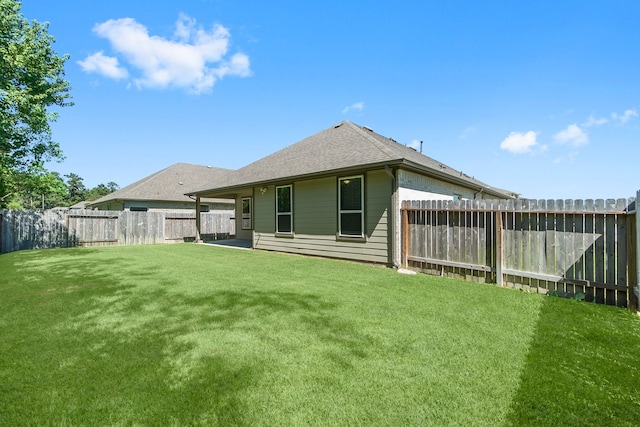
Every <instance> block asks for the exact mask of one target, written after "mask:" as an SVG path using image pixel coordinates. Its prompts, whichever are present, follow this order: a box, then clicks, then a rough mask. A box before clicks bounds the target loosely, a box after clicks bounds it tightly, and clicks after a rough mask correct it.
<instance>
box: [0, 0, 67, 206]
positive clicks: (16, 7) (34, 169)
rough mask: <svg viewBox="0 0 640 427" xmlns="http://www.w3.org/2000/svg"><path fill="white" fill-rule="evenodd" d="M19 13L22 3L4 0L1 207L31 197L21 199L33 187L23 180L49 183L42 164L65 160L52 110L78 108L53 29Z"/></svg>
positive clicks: (0, 18) (0, 1)
mask: <svg viewBox="0 0 640 427" xmlns="http://www.w3.org/2000/svg"><path fill="white" fill-rule="evenodd" d="M20 7H21V2H19V1H16V0H0V207H2V206H4V205H6V204H8V202H9V200H10V198H15V197H19V196H22V198H25V197H28V195H27V194H19V193H20V191H22V190H24V188H28V187H29V186H28V185H24V184H25V177H24V174H30V173H40V174H39V175H36V176H35V177H34V180H36V181H37V180H39V179H40V180H41V179H44V178H43V177H44V176H45V175H46V173H42V165H43V163H44V162H45V161H48V160H61V159H62V158H63V155H62V150H61V149H60V146H59V144H58V143H56V142H54V141H53V140H52V139H51V138H52V135H51V128H50V123H51V122H53V121H55V120H56V118H57V113H56V111H51V110H50V108H51V107H56V106H57V107H65V106H70V105H73V104H72V103H71V102H70V99H71V95H70V93H69V92H70V90H71V87H70V86H69V83H68V82H67V81H66V80H65V78H64V63H65V61H66V60H67V59H68V58H69V56H68V55H63V56H58V55H57V54H56V53H55V52H54V50H53V48H52V45H53V43H55V39H54V38H53V37H52V36H51V35H49V34H48V32H47V30H48V23H39V22H37V21H28V20H27V19H26V18H24V16H23V15H22V14H21V13H20ZM47 179H48V178H47ZM21 183H22V185H21ZM56 185H57V184H56Z"/></svg>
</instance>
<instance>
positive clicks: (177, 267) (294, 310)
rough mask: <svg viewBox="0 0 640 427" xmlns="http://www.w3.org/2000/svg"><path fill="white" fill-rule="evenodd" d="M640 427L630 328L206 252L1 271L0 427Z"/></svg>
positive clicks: (160, 249)
mask: <svg viewBox="0 0 640 427" xmlns="http://www.w3.org/2000/svg"><path fill="white" fill-rule="evenodd" d="M639 424H640V318H638V317H637V316H635V315H632V314H630V313H629V312H628V311H626V310H623V309H619V308H614V307H606V306H596V305H592V304H589V303H584V302H576V301H572V300H564V299H560V298H554V297H544V296H541V295H536V294H527V293H523V292H519V291H514V290H507V289H500V288H497V287H495V286H492V285H480V284H472V283H465V282H459V281H454V280H449V279H442V278H435V277H430V276H426V275H416V276H406V275H400V274H397V273H396V272H395V271H393V270H391V269H386V268H381V267H375V266H368V265H359V264H354V263H348V262H342V261H333V260H324V259H317V258H306V257H299V256H291V255H284V254H276V253H268V252H260V251H239V250H234V249H228V248H217V247H211V246H203V245H194V244H180V245H158V246H128V247H112V248H98V249H96V248H94V249H90V248H79V249H62V250H44V251H23V252H16V253H11V254H4V255H1V256H0V425H7V426H18V425H56V426H57V425H127V426H129V425H150V426H151V425H154V426H156V425H272V426H284V425H364V426H370V425H402V426H405V425H420V426H427V425H429V426H431V425H435V426H443V425H455V426H500V425H502V426H511V425H513V426H523V425H543V426H544V425H548V426H562V425H571V426H589V425H593V426H637V425H639Z"/></svg>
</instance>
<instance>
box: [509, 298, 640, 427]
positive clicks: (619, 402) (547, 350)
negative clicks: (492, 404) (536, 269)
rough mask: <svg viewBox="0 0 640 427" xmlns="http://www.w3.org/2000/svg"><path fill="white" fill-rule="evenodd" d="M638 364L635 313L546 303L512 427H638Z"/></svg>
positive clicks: (572, 303)
mask: <svg viewBox="0 0 640 427" xmlns="http://www.w3.org/2000/svg"><path fill="white" fill-rule="evenodd" d="M551 355H553V356H551ZM639 361H640V321H639V319H637V318H636V317H635V316H633V315H632V314H630V313H629V312H628V311H626V310H621V309H619V308H612V307H604V306H599V305H594V304H588V303H579V302H575V301H568V300H562V299H558V298H552V297H549V298H545V299H544V303H543V304H542V306H541V310H540V316H539V321H538V324H537V331H536V334H535V335H534V337H533V339H532V341H531V345H530V348H529V352H528V355H527V359H526V364H525V366H524V370H523V372H522V375H521V378H520V388H519V390H518V392H517V394H516V395H515V397H514V399H513V401H512V405H511V411H510V413H509V416H508V419H507V420H508V422H507V424H508V425H535V426H564V425H570V426H613V425H616V426H626V425H628V426H636V425H638V423H639V422H640V391H639V389H638V383H639V381H640V364H639Z"/></svg>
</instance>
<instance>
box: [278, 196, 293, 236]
mask: <svg viewBox="0 0 640 427" xmlns="http://www.w3.org/2000/svg"><path fill="white" fill-rule="evenodd" d="M286 187H289V198H290V200H289V206H290V211H289V212H278V188H286ZM275 208H276V234H285V235H291V234H293V185H292V184H288V185H278V186H276V206H275ZM279 215H290V216H291V231H280V230H278V216H279Z"/></svg>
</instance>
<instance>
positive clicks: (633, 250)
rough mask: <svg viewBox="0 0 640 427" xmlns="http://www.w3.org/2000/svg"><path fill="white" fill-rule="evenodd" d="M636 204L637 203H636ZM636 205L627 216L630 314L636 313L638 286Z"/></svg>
mask: <svg viewBox="0 0 640 427" xmlns="http://www.w3.org/2000/svg"><path fill="white" fill-rule="evenodd" d="M636 203H637V202H636ZM637 216H638V214H637V205H636V210H635V211H634V212H629V215H628V216H627V233H628V235H627V257H628V258H629V259H628V260H627V269H628V272H629V282H628V284H627V286H628V290H627V298H628V305H629V310H631V312H632V313H635V312H637V311H638V297H637V295H636V294H635V291H636V285H637V284H638V270H637V268H638V267H637V265H638V264H637V251H638V244H637V239H636V228H637V226H636V221H637Z"/></svg>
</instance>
